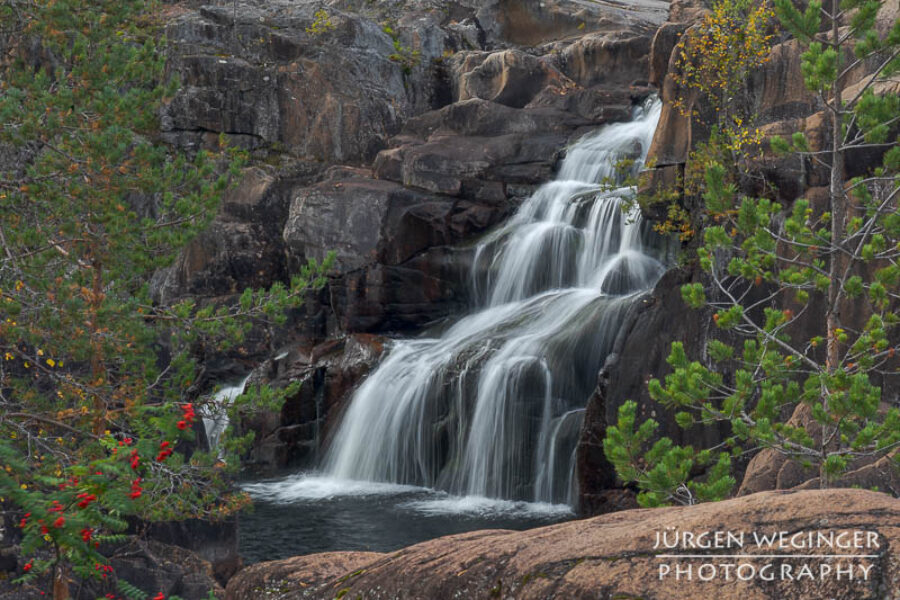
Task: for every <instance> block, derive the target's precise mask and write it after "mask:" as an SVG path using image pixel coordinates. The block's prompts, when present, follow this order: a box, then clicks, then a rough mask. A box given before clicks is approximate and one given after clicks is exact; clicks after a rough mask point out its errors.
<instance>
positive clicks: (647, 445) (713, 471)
mask: <svg viewBox="0 0 900 600" xmlns="http://www.w3.org/2000/svg"><path fill="white" fill-rule="evenodd" d="M636 412H637V404H635V403H634V402H631V401H628V402H626V403H625V404H623V405H622V406H620V407H619V414H618V421H617V422H616V424H615V425H613V426H611V427H609V428H607V430H606V438H605V439H604V441H603V450H604V453H605V454H606V458H607V460H609V462H610V463H611V464H612V465H613V466H614V467H615V469H616V472H617V473H618V474H619V476H620V477H621V478H622V479H623V480H625V481H631V482H634V483H635V484H636V485H637V486H638V487H639V488H640V490H641V492H640V493H639V494H638V502H639V503H640V505H641V506H644V507H653V506H664V505H667V504H670V503H672V502H673V501H674V502H679V503H682V504H693V503H694V502H697V501H701V502H703V501H712V500H721V499H723V498H725V497H726V496H727V495H728V494H729V492H730V491H731V489H732V488H733V487H734V484H735V480H734V477H732V475H731V457H730V456H729V455H728V454H727V453H725V452H710V451H702V452H697V451H695V450H694V448H692V447H691V446H677V445H676V444H674V443H673V442H672V440H671V439H670V438H668V437H663V438H660V439H658V440H656V441H655V442H653V443H652V444H651V441H652V440H653V437H654V433H655V432H656V429H657V428H658V424H657V422H656V421H654V420H653V419H647V420H646V421H644V422H643V423H641V425H640V427H638V428H637V429H635V422H636ZM705 467H710V468H709V469H708V475H707V476H706V477H705V478H704V479H702V480H700V479H694V478H692V475H693V473H694V471H695V469H699V468H705Z"/></svg>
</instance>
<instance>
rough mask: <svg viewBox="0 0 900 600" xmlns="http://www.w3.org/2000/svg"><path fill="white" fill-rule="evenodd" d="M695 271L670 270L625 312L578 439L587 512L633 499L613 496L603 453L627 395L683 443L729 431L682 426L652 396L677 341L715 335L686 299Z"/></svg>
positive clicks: (715, 438)
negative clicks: (655, 380)
mask: <svg viewBox="0 0 900 600" xmlns="http://www.w3.org/2000/svg"><path fill="white" fill-rule="evenodd" d="M695 277H698V275H696V274H694V273H692V272H691V270H689V269H672V270H670V271H668V272H667V273H666V274H665V275H663V277H662V279H660V281H659V282H658V283H657V284H656V287H655V288H654V290H653V291H652V292H650V293H648V294H645V295H644V296H643V297H642V298H641V299H640V300H638V301H637V302H635V303H634V304H633V305H632V306H631V308H630V309H629V311H628V313H627V314H626V315H625V316H624V317H623V321H624V325H623V326H622V328H621V329H620V332H619V335H618V337H617V338H616V341H615V344H614V345H613V350H612V352H611V353H610V355H609V357H608V358H607V360H606V364H605V365H604V367H603V369H602V370H601V372H600V375H599V381H598V386H597V390H596V391H595V393H594V396H593V397H591V399H590V400H589V401H588V405H587V412H586V414H585V422H584V427H583V429H582V432H581V438H580V440H579V444H578V449H577V466H576V472H577V475H578V482H579V493H580V495H581V506H580V507H579V508H580V510H581V512H582V513H583V514H598V513H599V512H608V511H611V510H619V508H620V507H621V506H622V505H623V504H626V505H627V503H628V502H629V500H627V496H618V495H616V494H615V493H612V496H610V492H609V490H616V489H617V488H619V487H620V485H619V484H618V483H617V482H616V475H615V471H614V470H613V468H612V466H611V465H610V464H609V463H608V462H607V461H606V457H605V455H604V453H603V438H604V437H605V435H606V428H607V426H609V425H610V424H614V423H616V422H617V419H618V410H619V407H620V406H621V405H622V404H624V403H625V402H626V401H627V400H632V401H634V402H636V403H637V405H638V408H637V420H638V422H642V421H644V420H646V419H649V418H653V419H654V420H656V421H657V422H658V423H659V429H658V430H657V433H658V435H659V436H660V437H662V436H668V437H670V438H672V440H673V441H674V442H675V443H677V444H693V445H694V446H695V447H703V448H706V447H709V446H713V445H715V444H717V443H719V442H721V441H722V440H723V439H724V438H725V436H726V435H727V431H726V430H724V429H722V430H719V429H712V428H708V429H703V430H690V431H685V430H683V429H681V428H680V427H679V426H678V424H677V423H675V419H674V415H673V413H672V412H671V411H669V410H667V409H664V408H663V407H661V406H660V405H659V404H657V403H656V402H655V401H654V400H652V399H651V398H650V395H649V393H648V391H647V383H648V382H649V381H650V379H653V378H660V379H662V377H663V376H664V375H665V374H666V373H668V372H669V369H670V367H669V365H668V363H667V362H666V358H667V357H668V355H669V351H670V348H671V345H672V342H674V341H686V342H687V343H689V344H690V345H691V346H690V347H696V346H695V345H696V344H697V343H698V342H700V341H702V340H706V339H709V338H710V337H712V336H713V335H715V334H714V332H713V331H711V328H712V319H711V318H710V317H709V315H706V314H704V313H703V312H701V311H697V310H694V309H692V308H690V307H689V306H688V305H687V304H685V303H684V301H683V300H682V297H681V286H682V285H684V284H686V283H689V282H691V281H693V280H694V278H695ZM610 499H611V500H612V501H609V500H610ZM632 501H633V500H632Z"/></svg>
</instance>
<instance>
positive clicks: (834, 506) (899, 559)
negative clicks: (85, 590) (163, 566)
mask: <svg viewBox="0 0 900 600" xmlns="http://www.w3.org/2000/svg"><path fill="white" fill-rule="evenodd" d="M716 531H720V532H724V533H723V534H721V538H714V537H713V536H712V535H711V534H709V535H708V536H707V537H706V538H701V539H703V540H704V541H713V540H714V539H719V541H720V543H719V544H718V545H719V547H718V548H716V549H702V548H697V547H692V544H690V543H689V541H688V538H687V537H686V536H679V540H681V541H682V542H683V543H680V544H679V547H677V548H674V549H666V548H664V547H655V546H658V544H657V539H658V538H657V536H658V535H662V534H664V533H665V534H666V535H667V536H668V539H669V540H670V541H671V540H672V539H673V537H672V536H673V535H674V532H681V533H685V532H690V533H693V534H695V535H698V534H701V533H703V532H716ZM779 532H784V536H785V538H784V539H785V544H787V545H786V546H783V547H778V546H777V545H775V546H773V545H769V544H766V543H758V542H757V541H756V540H757V537H756V536H763V535H765V536H767V537H768V536H772V535H773V534H777V533H779ZM727 534H731V536H730V537H726V536H727ZM840 534H843V536H841V535H840ZM810 535H812V537H810ZM741 538H742V539H741ZM810 539H811V540H812V543H813V545H812V547H810V546H809V540H810ZM828 540H834V543H835V544H840V546H838V545H835V546H833V547H831V546H828V545H827V543H826V542H827V541H828ZM738 541H741V542H742V544H739V543H738ZM792 544H793V545H792ZM802 544H806V546H802ZM898 547H900V500H897V499H895V498H892V497H890V496H888V495H885V494H880V493H876V492H870V491H864V490H847V489H844V490H816V491H802V492H787V493H785V492H781V493H779V492H764V493H760V494H754V495H752V496H746V497H743V498H737V499H734V500H728V501H725V502H717V503H710V504H701V505H696V506H689V507H676V508H663V509H645V510H629V511H623V512H618V513H614V514H609V515H604V516H600V517H595V518H592V519H586V520H581V521H571V522H568V523H562V524H558V525H551V526H549V527H542V528H539V529H532V530H529V531H517V532H515V531H500V530H487V531H475V532H471V533H465V534H461V535H454V536H448V537H443V538H438V539H435V540H431V541H428V542H424V543H421V544H416V545H415V546H410V547H408V548H405V549H403V550H399V551H397V552H393V553H390V554H361V553H334V552H332V553H327V554H316V555H311V556H306V557H299V558H294V559H289V560H286V561H275V562H268V563H260V564H257V565H254V566H252V567H249V568H247V569H245V570H243V571H241V572H240V573H238V574H237V575H236V576H235V577H234V578H233V579H232V580H231V581H230V582H229V584H228V588H227V594H226V598H227V599H228V600H246V599H250V598H261V597H264V598H268V599H270V600H277V599H283V600H287V599H293V598H322V599H326V598H327V599H329V600H331V599H332V598H352V599H356V598H360V599H365V600H370V599H376V598H377V599H387V598H392V599H393V598H396V599H409V600H413V599H422V600H425V599H428V600H432V599H438V598H441V599H443V598H448V599H449V598H486V599H487V598H514V599H516V600H525V599H538V598H541V599H556V598H560V599H561V598H565V599H567V600H570V599H578V598H585V599H586V598H591V599H597V598H604V599H609V598H621V599H625V598H631V599H636V598H644V599H654V600H680V599H684V600H688V599H692V600H693V599H697V598H717V599H718V600H728V599H731V598H740V599H741V600H764V599H775V598H778V599H781V600H791V599H796V600H809V599H812V598H831V599H834V600H865V599H873V600H874V599H879V600H882V599H892V598H897V597H898V596H897V593H898V590H900V552H898ZM679 554H681V555H701V556H700V557H698V558H690V557H685V558H680V559H679V558H677V557H672V556H664V555H679ZM729 555H730V556H729ZM751 555H779V556H772V557H771V558H768V557H766V556H763V557H754V556H751ZM825 555H848V556H847V557H844V558H828V557H826V556H825ZM850 555H856V556H855V557H851V556H850ZM863 555H865V556H863ZM706 565H710V566H706ZM726 565H730V566H726ZM767 565H770V566H767ZM678 569H680V571H679V570H678ZM676 572H678V573H680V575H676Z"/></svg>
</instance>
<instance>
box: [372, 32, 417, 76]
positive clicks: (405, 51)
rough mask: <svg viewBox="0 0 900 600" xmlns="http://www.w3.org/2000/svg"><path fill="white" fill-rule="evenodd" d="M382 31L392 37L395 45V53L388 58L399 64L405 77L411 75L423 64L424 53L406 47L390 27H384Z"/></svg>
mask: <svg viewBox="0 0 900 600" xmlns="http://www.w3.org/2000/svg"><path fill="white" fill-rule="evenodd" d="M382 31H384V32H385V33H386V34H388V35H389V36H391V41H392V42H393V44H394V51H393V52H392V53H391V54H390V55H388V58H389V59H390V60H392V61H394V62H395V63H398V64H399V65H400V67H401V68H402V69H403V73H404V74H405V75H409V74H410V73H412V70H413V69H414V68H415V67H416V66H418V64H419V63H420V62H422V53H421V52H419V51H418V50H413V49H412V48H410V47H409V46H404V45H403V43H402V42H401V41H400V37H399V35H398V34H397V32H396V31H395V30H394V28H393V27H391V26H390V25H384V27H382Z"/></svg>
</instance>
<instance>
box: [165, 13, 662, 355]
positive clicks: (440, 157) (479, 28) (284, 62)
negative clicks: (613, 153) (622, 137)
mask: <svg viewBox="0 0 900 600" xmlns="http://www.w3.org/2000/svg"><path fill="white" fill-rule="evenodd" d="M177 7H178V10H175V9H173V11H172V12H173V13H176V14H177V16H176V17H174V18H172V20H171V21H170V23H169V25H168V27H167V36H168V38H169V39H170V40H171V44H172V48H171V50H172V56H173V58H172V60H171V61H170V64H169V68H170V71H171V72H172V73H173V74H177V75H178V76H179V78H180V80H181V82H182V88H181V89H180V91H179V92H178V94H177V95H176V96H175V98H174V99H173V100H172V101H171V102H170V104H169V105H168V106H167V107H166V110H165V114H164V115H163V129H164V135H165V137H166V139H168V140H169V141H171V142H173V143H175V144H177V145H181V146H184V147H187V148H199V147H203V146H206V145H210V144H213V143H214V142H215V141H216V139H217V136H218V135H219V134H225V135H226V137H227V138H228V139H229V140H230V141H231V143H233V144H237V145H240V146H242V147H245V148H248V149H250V150H251V151H252V153H253V156H254V157H255V158H256V159H257V161H256V162H257V167H255V168H254V169H252V170H251V171H249V172H248V174H247V175H246V179H245V181H244V182H243V183H242V184H241V185H240V187H239V188H238V189H236V190H234V191H232V192H231V193H230V194H229V199H228V200H226V202H225V204H224V206H223V208H222V211H221V214H220V215H219V217H218V218H217V219H216V221H215V222H214V223H213V224H212V226H211V227H210V229H209V231H207V232H206V233H205V234H204V235H203V236H201V237H200V238H199V239H198V240H196V241H195V242H194V243H193V244H192V245H191V246H190V247H189V248H188V249H186V250H185V252H184V253H183V254H182V256H181V257H180V259H179V261H178V263H177V264H176V265H175V266H174V267H172V268H170V269H169V270H168V271H166V272H165V273H162V274H161V275H160V276H159V277H158V278H157V281H156V282H155V283H156V285H155V291H156V293H157V297H159V298H162V299H170V298H176V297H180V296H184V295H195V296H201V297H208V296H222V295H227V294H229V293H234V292H235V291H238V290H240V289H242V288H243V287H245V286H260V285H266V284H267V283H271V282H273V281H284V280H286V279H287V278H288V277H289V275H290V274H291V273H292V272H295V271H296V269H297V267H298V266H300V265H302V264H305V263H306V261H307V260H308V259H309V258H317V259H318V258H322V256H323V255H324V253H325V252H326V251H328V250H335V251H337V262H336V268H335V269H334V271H333V272H332V273H331V276H332V277H331V282H330V285H329V289H328V290H327V291H326V292H325V293H323V295H322V298H327V301H323V302H322V303H321V306H320V309H318V310H316V309H311V310H310V313H311V315H313V316H314V321H315V323H313V324H309V323H307V324H305V325H303V326H302V328H303V329H304V330H305V331H307V333H309V334H310V335H311V337H312V338H314V339H321V338H322V337H324V336H327V335H332V334H336V333H340V332H343V331H347V332H383V331H401V330H406V329H415V328H419V327H421V326H422V325H423V324H425V323H429V322H431V321H434V320H435V319H438V318H441V317H444V316H447V315H449V314H452V313H454V312H458V311H459V310H460V309H461V308H462V307H464V306H465V303H466V298H465V297H464V289H463V288H464V286H461V285H460V282H459V281H458V280H459V277H458V274H457V271H458V270H459V268H460V266H459V265H458V264H457V259H459V258H460V257H458V256H455V255H454V253H453V252H452V251H450V250H448V248H449V247H450V246H452V245H453V244H457V243H459V242H461V241H465V240H470V239H472V238H473V236H477V235H479V234H481V233H482V232H484V231H485V230H486V229H487V228H489V227H491V226H492V225H494V224H496V223H497V222H499V220H500V219H502V218H503V217H504V216H506V215H507V214H508V213H509V211H510V209H511V208H512V207H514V206H515V204H516V203H517V202H518V201H519V200H520V199H521V198H523V197H524V196H526V195H527V194H528V193H529V191H530V190H531V189H532V188H533V187H534V186H535V185H537V184H539V183H542V182H544V181H547V180H548V179H550V178H551V177H552V174H553V172H554V169H555V167H556V164H557V161H558V159H559V156H560V153H561V151H563V149H564V148H565V146H566V145H567V144H568V143H569V142H570V141H571V140H572V139H573V137H575V136H578V135H581V134H582V133H584V132H586V131H587V130H589V129H590V128H595V127H597V126H599V125H601V124H603V123H605V122H608V121H611V120H624V119H628V118H630V115H631V108H632V105H633V103H634V102H635V101H636V100H638V99H640V98H641V97H643V96H645V95H646V94H647V93H649V90H648V88H647V87H646V81H647V73H648V61H647V58H646V57H647V54H648V52H649V49H650V42H651V39H652V36H653V33H654V31H655V29H656V26H657V25H658V24H659V23H660V22H662V20H663V19H664V18H665V9H666V3H664V2H658V1H656V0H644V2H642V3H638V4H636V5H635V6H633V7H629V8H626V7H619V6H616V5H605V4H601V5H598V4H596V3H593V2H582V1H575V0H560V1H556V2H549V3H546V2H536V1H531V0H529V1H527V2H506V1H505V0H499V1H498V0H460V1H458V2H437V1H436V0H414V1H411V2H403V3H397V2H378V3H371V2H363V1H351V0H346V1H343V2H333V3H330V4H329V5H327V6H326V5H323V4H321V3H319V2H313V1H311V0H305V1H300V2H293V1H291V2H288V1H278V2H270V1H267V2H261V1H257V0H253V1H243V2H238V3H237V4H234V3H231V2H219V3H214V4H210V5H206V6H202V7H200V8H199V9H197V10H192V9H189V8H187V7H186V6H182V5H177ZM535 23H544V25H546V26H543V25H542V26H541V27H539V28H537V29H534V30H533V31H532V30H531V29H529V28H533V26H534V24H535ZM526 38H527V39H526ZM519 44H529V45H534V46H535V47H521V46H519ZM370 163H371V166H372V170H371V171H369V170H368V169H367V168H365V167H363V168H359V167H360V166H364V165H368V164H370ZM348 164H350V165H354V167H347V166H346V165H348ZM330 165H341V166H333V167H332V168H329V166H330ZM379 180H380V181H379ZM462 260H465V259H464V257H463V259H462Z"/></svg>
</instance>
